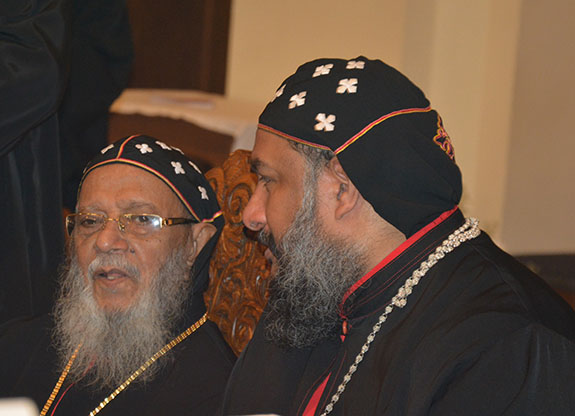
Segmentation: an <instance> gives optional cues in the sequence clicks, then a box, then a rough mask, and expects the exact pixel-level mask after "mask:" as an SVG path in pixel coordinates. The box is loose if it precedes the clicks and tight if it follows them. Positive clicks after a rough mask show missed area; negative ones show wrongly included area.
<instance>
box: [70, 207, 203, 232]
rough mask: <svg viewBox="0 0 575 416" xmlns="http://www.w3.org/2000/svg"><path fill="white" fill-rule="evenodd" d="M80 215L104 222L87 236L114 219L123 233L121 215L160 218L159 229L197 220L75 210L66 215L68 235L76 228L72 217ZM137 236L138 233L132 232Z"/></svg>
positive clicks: (100, 229) (123, 225) (101, 228)
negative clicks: (110, 214)
mask: <svg viewBox="0 0 575 416" xmlns="http://www.w3.org/2000/svg"><path fill="white" fill-rule="evenodd" d="M80 215H92V216H94V217H98V218H103V219H104V222H103V223H102V226H101V227H100V228H99V229H95V230H94V232H93V233H90V234H88V235H87V236H91V235H93V234H95V233H97V232H99V231H102V230H103V229H104V228H105V227H106V224H107V222H108V221H115V222H116V223H117V224H118V230H119V231H120V232H121V233H125V232H126V226H125V224H123V223H122V222H120V218H122V217H130V216H136V217H138V216H146V217H153V218H156V219H159V220H160V228H159V230H161V229H162V228H164V227H170V226H172V225H183V224H192V223H195V222H197V221H196V220H194V219H193V218H182V217H170V218H164V217H162V216H161V215H158V214H145V213H142V214H135V213H126V214H122V215H120V216H119V217H118V218H111V217H107V216H106V215H104V214H96V213H93V212H76V213H73V214H68V215H66V233H67V234H68V236H69V237H71V236H72V233H73V232H74V229H75V228H76V224H71V221H72V218H76V217H78V216H80ZM70 227H72V229H71V230H70ZM133 235H136V236H138V235H139V234H133ZM141 235H142V236H143V235H149V234H141Z"/></svg>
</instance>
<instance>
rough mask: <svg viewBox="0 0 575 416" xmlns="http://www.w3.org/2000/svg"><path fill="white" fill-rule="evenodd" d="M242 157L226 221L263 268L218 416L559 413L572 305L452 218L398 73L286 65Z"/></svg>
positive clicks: (447, 186)
mask: <svg viewBox="0 0 575 416" xmlns="http://www.w3.org/2000/svg"><path fill="white" fill-rule="evenodd" d="M495 151H496V150H495ZM251 164H252V168H253V170H254V171H255V173H256V174H257V176H258V183H257V186H256V189H255V191H254V193H253V195H252V196H251V198H250V200H249V203H248V205H247V206H246V208H245V211H244V212H243V221H244V224H245V226H246V227H247V228H249V229H250V230H252V231H254V232H257V233H258V235H259V237H260V239H261V241H262V242H264V243H265V244H266V245H267V246H268V247H269V250H267V252H266V255H267V257H268V258H269V259H270V260H271V261H272V265H273V267H272V271H273V272H274V275H273V277H272V280H271V281H270V288H269V289H270V290H269V295H270V296H269V301H268V304H267V305H266V308H265V310H264V313H263V315H262V318H261V319H260V321H259V323H258V325H257V328H256V330H255V332H254V336H253V338H252V339H251V341H250V343H249V344H248V346H247V347H246V348H245V349H244V351H243V352H242V354H241V356H240V357H239V359H238V361H237V363H236V365H235V367H234V370H233V371H232V375H231V376H230V380H229V382H228V386H227V389H226V396H225V399H224V408H223V414H225V415H248V414H249V415H253V414H279V415H283V416H292V415H302V416H312V415H313V416H318V415H321V416H324V415H328V414H330V415H350V416H357V415H361V416H366V415H390V416H398V415H402V416H403V415H409V416H427V415H442V416H443V415H466V416H469V415H477V416H484V415H502V414H505V415H518V416H519V415H521V416H524V415H554V416H556V415H565V416H567V415H573V414H575V395H573V391H574V390H575V381H574V380H575V377H574V375H575V313H574V312H573V310H571V309H570V307H569V305H568V304H567V303H565V302H564V301H563V300H562V299H560V297H559V296H558V295H557V294H556V293H554V292H553V291H552V290H551V289H550V288H549V287H548V286H546V284H545V283H544V282H543V281H542V280H541V279H540V278H539V277H537V276H536V275H534V274H533V273H532V272H530V271H529V270H527V269H526V268H525V267H523V266H522V265H521V264H520V263H518V262H517V261H516V260H515V259H513V258H512V257H511V256H509V255H508V254H506V253H504V252H503V251H502V250H501V249H499V248H498V247H497V246H496V245H495V244H494V243H493V242H492V241H491V240H490V238H489V236H487V234H486V233H485V232H483V231H481V230H480V229H479V225H478V221H477V220H475V219H471V218H469V219H466V218H465V217H464V216H463V213H462V212H461V210H460V209H459V208H458V204H459V200H460V198H461V193H462V181H461V173H460V171H459V168H458V166H457V164H456V163H455V155H454V149H453V146H452V145H451V141H450V138H449V136H448V135H447V132H446V131H445V129H444V127H443V124H442V120H441V118H440V117H439V114H438V113H437V112H436V111H435V110H433V109H432V108H431V106H430V103H429V101H428V100H427V98H426V97H425V96H424V94H423V93H422V92H421V91H420V90H419V89H418V88H417V87H416V86H415V85H414V84H413V83H411V82H410V81H409V80H408V79H407V78H406V77H405V76H403V75H402V74H400V73H399V72H398V71H396V70H395V69H393V68H392V67H390V66H388V65H386V64H385V63H383V62H381V61H379V60H370V59H367V58H365V57H358V58H355V59H350V60H344V59H318V60H315V61H312V62H308V63H306V64H303V65H302V66H300V67H299V68H298V70H297V71H296V72H295V73H294V74H293V75H291V76H290V77H288V78H287V79H286V80H285V81H284V82H283V83H282V84H280V88H279V89H278V90H277V91H276V93H275V96H274V97H273V99H272V100H271V102H270V103H269V104H268V105H267V107H266V108H265V110H264V111H263V113H262V114H261V115H260V119H259V126H258V131H257V134H256V140H255V144H254V148H253V151H252V155H251Z"/></svg>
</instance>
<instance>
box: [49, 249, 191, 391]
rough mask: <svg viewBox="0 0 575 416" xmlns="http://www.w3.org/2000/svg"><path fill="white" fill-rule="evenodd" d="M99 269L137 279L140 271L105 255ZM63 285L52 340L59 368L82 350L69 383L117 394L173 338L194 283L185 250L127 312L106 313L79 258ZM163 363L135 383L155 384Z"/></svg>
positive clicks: (118, 257)
mask: <svg viewBox="0 0 575 416" xmlns="http://www.w3.org/2000/svg"><path fill="white" fill-rule="evenodd" d="M98 265H108V266H115V267H120V268H123V269H124V270H129V271H130V274H132V275H133V276H134V278H136V279H138V278H139V271H138V270H137V268H136V267H134V266H133V265H131V264H129V263H127V262H126V260H125V258H124V257H123V256H122V255H116V254H102V255H100V256H99V257H98V258H96V260H94V262H93V263H92V264H91V267H90V270H95V269H97V266H98ZM88 274H90V272H89V273H88ZM61 280H62V282H61V294H60V297H59V299H58V301H57V303H56V309H55V322H56V331H55V334H54V341H55V343H56V347H57V349H58V352H59V355H60V360H61V366H62V368H63V367H64V366H65V365H66V363H67V362H68V360H69V358H70V357H71V355H72V354H73V352H74V350H75V349H76V348H77V347H78V345H80V344H82V347H81V348H80V350H79V352H78V355H77V357H76V360H75V362H74V365H73V366H72V368H71V369H70V372H69V375H68V377H69V379H71V380H73V381H79V380H82V382H84V383H86V384H90V385H94V386H97V388H99V389H100V388H115V387H117V386H118V385H120V384H121V383H123V382H124V381H125V380H126V379H127V378H128V377H129V376H130V375H131V374H132V373H133V372H134V371H135V370H137V369H138V368H139V367H140V366H141V365H142V364H144V363H145V362H146V361H147V360H148V359H149V358H150V357H151V356H152V355H154V354H155V353H156V352H157V351H158V350H159V349H160V348H162V347H163V346H164V345H165V344H166V343H168V342H169V341H170V340H171V339H172V338H173V337H175V335H176V334H174V329H175V328H174V327H175V325H176V323H177V322H178V320H179V318H180V317H181V314H182V312H183V311H184V309H185V308H184V306H185V305H184V304H185V302H186V300H187V299H188V294H189V293H188V292H189V288H190V283H191V282H190V280H191V279H190V275H189V270H188V267H187V266H186V261H185V255H184V251H183V249H180V250H177V251H175V252H174V253H173V254H172V255H171V256H170V257H169V258H168V259H167V260H166V262H165V263H164V264H163V265H162V267H161V268H160V270H159V271H158V273H157V275H156V276H155V277H153V279H152V284H151V286H150V288H149V289H147V290H145V291H144V292H143V293H142V294H141V296H140V297H139V298H138V299H136V300H135V302H134V304H133V305H131V306H130V307H129V308H128V309H127V310H125V311H105V310H103V309H101V308H100V307H99V306H98V304H97V302H96V300H95V299H94V295H93V288H92V284H91V283H90V284H86V282H92V277H91V276H88V277H86V276H84V275H83V273H82V271H81V269H80V267H79V265H78V260H77V256H76V254H75V253H72V255H71V259H70V263H69V265H68V268H67V270H65V271H64V273H62V276H61ZM165 361H166V359H165V358H164V359H163V360H159V362H160V363H159V362H156V363H155V364H154V365H152V366H151V367H150V368H148V369H147V370H146V371H145V372H144V373H142V374H141V375H140V376H139V377H138V378H137V379H136V382H146V381H149V380H151V379H152V378H153V377H154V376H155V375H156V373H157V371H158V370H159V369H160V368H161V362H165ZM158 363H159V364H158Z"/></svg>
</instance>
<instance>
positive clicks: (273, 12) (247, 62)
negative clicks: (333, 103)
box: [226, 0, 406, 105]
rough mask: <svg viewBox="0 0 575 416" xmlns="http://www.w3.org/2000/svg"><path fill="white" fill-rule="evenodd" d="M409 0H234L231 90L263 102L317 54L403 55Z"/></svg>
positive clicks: (394, 58)
mask: <svg viewBox="0 0 575 416" xmlns="http://www.w3.org/2000/svg"><path fill="white" fill-rule="evenodd" d="M405 5H406V1H405V0H394V1H391V0H360V1H349V0H288V1H282V0H234V1H232V18H231V28H230V29H231V30H230V49H229V54H228V82H227V86H226V91H227V95H229V96H230V97H232V98H241V99H248V100H253V101H256V102H260V103H261V104H262V105H265V104H266V103H267V102H268V101H269V100H270V99H271V97H272V95H273V93H274V92H275V90H276V89H277V88H278V87H279V86H280V83H281V82H282V81H283V80H284V79H285V78H286V77H287V76H288V75H290V74H292V73H293V72H294V71H295V70H296V68H297V67H298V66H299V65H300V64H302V63H304V62H306V61H309V60H312V59H315V58H318V57H330V56H331V57H349V58H354V57H356V56H358V55H366V56H370V57H371V56H378V57H381V58H382V59H384V60H386V61H387V62H389V63H390V64H392V65H397V64H399V63H400V61H401V52H402V44H403V34H404V31H403V27H404V22H403V17H404V15H405Z"/></svg>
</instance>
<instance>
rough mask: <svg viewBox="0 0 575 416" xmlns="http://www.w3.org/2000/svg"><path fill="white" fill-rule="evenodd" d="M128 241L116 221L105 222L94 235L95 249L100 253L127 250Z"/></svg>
mask: <svg viewBox="0 0 575 416" xmlns="http://www.w3.org/2000/svg"><path fill="white" fill-rule="evenodd" d="M128 246H129V244H128V241H127V240H126V236H125V234H124V233H123V232H121V231H120V227H119V225H118V222H117V221H106V222H105V223H104V226H103V227H102V229H101V230H99V231H97V234H96V247H97V248H98V250H99V251H101V252H105V253H106V252H110V251H123V250H127V249H128Z"/></svg>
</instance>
